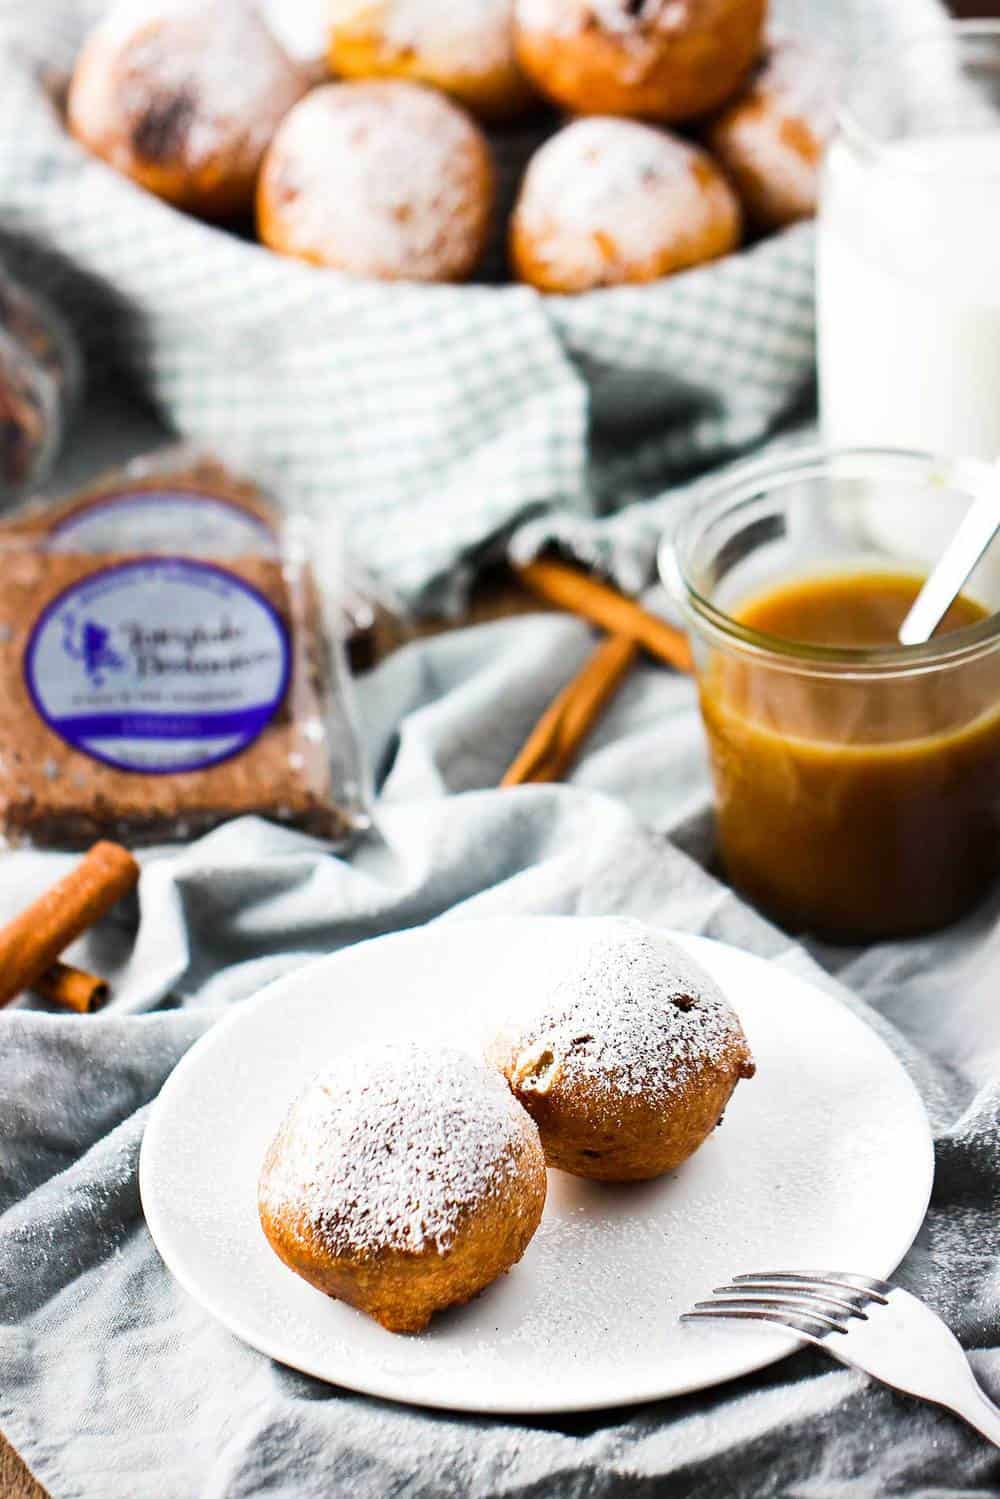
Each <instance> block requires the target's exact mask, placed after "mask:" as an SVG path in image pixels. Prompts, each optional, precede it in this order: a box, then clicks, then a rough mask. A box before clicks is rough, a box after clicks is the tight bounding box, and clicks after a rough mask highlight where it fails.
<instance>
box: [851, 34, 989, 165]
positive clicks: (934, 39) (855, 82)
mask: <svg viewBox="0 0 1000 1499" xmlns="http://www.w3.org/2000/svg"><path fill="white" fill-rule="evenodd" d="M955 38H958V40H959V41H966V40H968V41H990V40H993V41H995V42H996V43H997V46H998V61H1000V18H995V19H988V18H984V17H981V18H977V19H972V20H965V21H959V20H952V19H945V18H943V19H942V22H941V24H939V25H938V26H935V27H934V28H933V29H931V28H928V29H926V30H920V31H914V32H913V33H912V35H910V36H907V37H904V38H903V39H902V40H901V41H897V42H895V43H893V44H889V43H885V44H883V45H882V46H878V47H874V48H872V49H871V50H870V51H868V52H865V53H864V54H863V55H862V57H861V60H860V62H859V63H858V66H857V69H856V71H855V74H854V77H853V79H852V81H851V84H850V87H849V88H848V89H847V90H846V92H845V97H844V101H843V103H842V104H841V105H840V108H839V109H838V111H837V130H838V133H839V134H840V135H841V136H843V137H844V139H845V140H847V141H848V142H849V143H850V144H851V146H852V147H853V148H854V150H855V151H856V152H858V153H859V154H860V155H862V156H867V157H869V158H871V159H878V158H880V157H883V156H884V155H885V153H886V149H887V143H886V142H885V141H882V140H879V139H877V137H876V136H874V135H873V134H872V132H871V130H869V129H868V128H867V127H866V126H865V125H863V124H862V122H861V121H860V120H859V119H858V116H857V112H856V110H855V109H854V107H853V106H852V104H851V100H850V96H851V95H852V94H854V93H855V91H856V90H857V88H858V87H859V85H860V83H861V82H862V81H863V80H864V79H867V78H869V77H872V76H877V77H883V76H884V74H885V69H886V66H887V65H889V64H892V65H893V66H895V65H897V64H898V60H899V53H900V50H901V49H902V50H905V51H907V52H911V51H915V50H916V49H917V48H918V47H927V46H932V45H935V44H936V45H938V46H941V45H943V44H944V43H945V42H946V41H948V40H949V39H950V40H954V39H955ZM997 128H998V130H1000V118H998V126H997ZM892 166H893V170H894V171H897V172H899V173H901V174H905V175H907V176H910V177H914V178H919V177H922V176H926V175H927V171H926V168H923V167H921V166H920V165H919V163H918V162H917V161H914V160H907V159H903V160H899V159H897V158H894V159H893V163H892ZM998 171H1000V169H998ZM976 175H977V176H982V175H986V174H983V173H982V172H981V171H977V172H976ZM988 175H990V176H992V175H994V174H993V173H990V174H988Z"/></svg>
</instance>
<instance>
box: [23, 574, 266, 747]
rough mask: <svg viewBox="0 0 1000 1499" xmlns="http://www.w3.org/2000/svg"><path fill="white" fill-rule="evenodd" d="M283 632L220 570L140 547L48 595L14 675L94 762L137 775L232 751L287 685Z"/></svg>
mask: <svg viewBox="0 0 1000 1499" xmlns="http://www.w3.org/2000/svg"><path fill="white" fill-rule="evenodd" d="M290 674H291V649H290V645H289V640H288V631H287V629H286V628H285V625H284V622H283V621H282V619H281V617H280V616H279V615H278V613H277V612H276V610H275V609H274V607H273V606H272V605H271V603H270V602H269V601H268V600H267V599H266V598H265V597H264V595H263V594H262V593H260V592H259V591H258V590H257V589H256V588H254V587H252V586H251V585H250V584H249V583H246V582H244V581H243V579H242V578H239V577H237V576H236V575H235V574H234V573H231V572H229V571H227V570H226V569H225V568H222V567H217V566H214V565H213V564H211V563H208V562H198V561H193V560H191V559H190V558H178V557H148V558H143V559H141V560H139V561H135V562H123V563H118V564H116V565H115V566H113V567H107V568H102V569H101V570H100V571H98V572H94V573H91V574H90V575H89V576H88V577H86V578H82V579H81V580H80V581H79V582H78V583H74V584H72V585H71V586H70V587H69V588H67V589H65V590H64V592H63V593H61V594H59V595H58V597H57V598H55V599H53V600H52V601H51V603H49V604H48V605H47V606H46V608H45V610H44V611H43V613H42V615H41V617H40V618H39V619H38V621H37V623H36V625H35V627H34V629H33V630H32V633H31V638H30V639H29V641H28V645H27V649H26V651H25V655H24V677H25V681H26V683H27V687H28V691H29V693H30V694H31V699H32V701H33V703H34V705H35V708H36V709H37V711H38V713H39V714H40V716H41V717H42V718H43V719H44V721H45V722H46V723H47V724H48V726H49V728H50V729H52V730H53V731H54V732H55V733H56V734H58V735H59V737H60V738H61V739H63V740H65V741H66V743H67V744H70V745H72V746H73V748H74V749H78V750H82V751H83V753H84V754H87V755H90V756H91V757H92V758H93V759H95V760H100V761H102V762H103V763H104V764H106V765H113V766H116V767H117V768H118V769H120V770H131V771H138V772H140V773H143V774H146V775H165V774H176V773H177V772H180V771H189V770H203V769H205V768H206V767H207V766H209V765H216V764H218V763H219V761H221V760H228V759H229V758H230V757H231V756H233V755H238V754H240V752H241V751H242V750H244V749H246V747H247V746H248V745H249V744H252V743H253V741H254V740H255V739H256V738H257V736H258V735H259V734H260V733H261V732H262V731H263V730H264V729H265V728H266V727H267V725H268V724H269V723H270V721H271V719H272V718H273V717H274V715H275V714H276V713H277V711H278V709H279V708H280V706H281V703H282V700H283V699H284V696H285V693H286V691H287V688H288V681H289V677H290Z"/></svg>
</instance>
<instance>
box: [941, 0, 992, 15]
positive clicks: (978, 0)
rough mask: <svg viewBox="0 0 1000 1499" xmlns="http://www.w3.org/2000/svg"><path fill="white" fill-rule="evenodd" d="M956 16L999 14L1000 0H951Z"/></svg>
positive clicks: (951, 6)
mask: <svg viewBox="0 0 1000 1499" xmlns="http://www.w3.org/2000/svg"><path fill="white" fill-rule="evenodd" d="M949 5H950V8H951V10H953V11H954V13H955V15H956V16H998V17H1000V0H949Z"/></svg>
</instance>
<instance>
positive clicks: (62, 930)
mask: <svg viewBox="0 0 1000 1499" xmlns="http://www.w3.org/2000/svg"><path fill="white" fill-rule="evenodd" d="M138 880H139V866H138V864H137V863H136V862H135V860H134V859H133V857H132V855H131V854H130V853H129V852H128V850H127V849H124V848H120V847H119V846H118V844H117V843H103V842H102V843H95V844H94V846H93V848H92V849H91V850H90V852H89V853H88V854H86V855H85V857H84V858H83V859H81V861H80V863H79V864H78V865H77V866H76V868H75V869H73V870H71V871H70V873H69V874H68V875H66V877H65V878H64V879H62V880H60V881H59V883H58V884H56V885H53V886H52V888H51V889H50V890H46V892H45V893H44V895H41V896H39V898H38V900H36V901H33V902H32V904H31V905H30V906H28V908H27V910H25V911H22V912H21V914H20V915H19V916H16V917H15V918H14V920H13V921H12V922H10V923H9V924H8V925H7V926H6V927H4V928H3V930H2V931H0V1005H3V1004H7V1002H8V1001H9V1000H11V999H13V998H14V996H15V995H17V994H20V993H21V991H22V989H31V988H33V987H34V986H35V984H36V983H37V982H38V981H39V979H40V978H41V977H42V975H43V974H44V973H45V972H46V970H47V969H49V968H51V967H52V964H53V963H54V962H55V961H56V959H57V958H58V957H59V956H60V954H61V953H63V952H64V951H65V949H66V948H67V947H68V946H69V945H70V943H71V942H74V941H75V940H76V938H77V937H79V936H80V935H81V934H82V933H83V932H85V931H86V930H87V929H88V927H91V926H93V925H94V923H95V922H96V921H100V919H101V917H102V916H105V915H107V913H108V911H110V910H111V907H112V906H113V905H114V904H115V902H116V901H119V900H120V899H121V898H122V896H123V895H127V894H128V892H129V891H130V890H134V889H135V886H136V884H137V883H138Z"/></svg>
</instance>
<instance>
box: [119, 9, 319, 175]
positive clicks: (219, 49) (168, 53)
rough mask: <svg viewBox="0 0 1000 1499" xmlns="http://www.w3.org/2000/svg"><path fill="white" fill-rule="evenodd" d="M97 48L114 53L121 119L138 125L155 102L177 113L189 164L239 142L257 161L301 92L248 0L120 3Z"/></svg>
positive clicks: (292, 68)
mask: <svg viewBox="0 0 1000 1499" xmlns="http://www.w3.org/2000/svg"><path fill="white" fill-rule="evenodd" d="M95 42H96V43H97V44H98V45H99V46H100V47H101V48H102V49H107V50H108V51H109V52H111V53H117V54H118V62H117V68H118V83H117V88H118V90H119V99H120V105H121V107H122V108H123V109H124V111H125V113H126V115H128V116H129V117H135V118H142V117H143V116H144V115H145V114H146V113H147V112H148V111H149V110H150V109H151V108H154V107H155V106H156V103H157V101H158V100H160V99H162V100H163V101H164V105H163V107H164V108H165V107H167V104H168V103H169V102H170V101H173V103H174V104H175V105H176V106H177V107H178V108H180V109H183V114H184V141H183V153H182V154H183V159H184V160H185V161H187V162H188V164H189V165H191V166H197V165H198V164H200V163H203V162H206V161H209V160H211V159H212V158H213V157H214V156H215V155H217V154H218V153H220V152H222V151H226V150H228V151H232V150H234V149H235V148H236V144H237V143H239V144H240V146H241V148H242V149H243V150H244V151H246V152H247V153H248V154H249V155H250V156H251V158H252V159H257V158H259V156H260V154H261V152H262V151H263V149H264V147H265V146H266V145H267V143H268V141H269V140H270V138H271V136H272V135H273V133H274V130H275V128H276V127H277V125H278V123H279V121H280V120H281V119H282V117H283V116H284V115H285V114H286V113H287V112H288V110H289V109H291V107H292V105H293V104H294V103H295V102H296V100H298V99H299V98H300V97H301V95H302V94H303V92H304V91H305V87H306V81H305V78H304V77H303V75H302V73H301V71H300V69H299V68H298V67H297V66H296V65H295V64H294V63H293V62H292V60H291V59H290V58H289V57H288V56H287V55H286V53H285V52H284V51H283V49H282V48H281V46H280V45H279V44H278V42H277V41H276V40H275V38H274V36H273V35H272V33H271V31H270V30H269V29H268V27H267V26H266V25H265V23H264V21H263V20H262V18H261V16H260V14H259V13H258V11H257V10H256V8H255V7H254V6H253V5H251V4H250V3H249V0H152V3H150V0H146V3H140V0H124V3H122V4H119V5H115V6H113V7H112V9H111V10H110V11H109V12H108V14H107V15H106V16H105V18H104V20H103V21H102V22H101V25H100V26H99V28H98V30H97V32H96V33H95ZM99 97H100V98H101V101H102V103H103V102H106V96H97V95H95V103H96V102H97V99H98V98H99Z"/></svg>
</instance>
